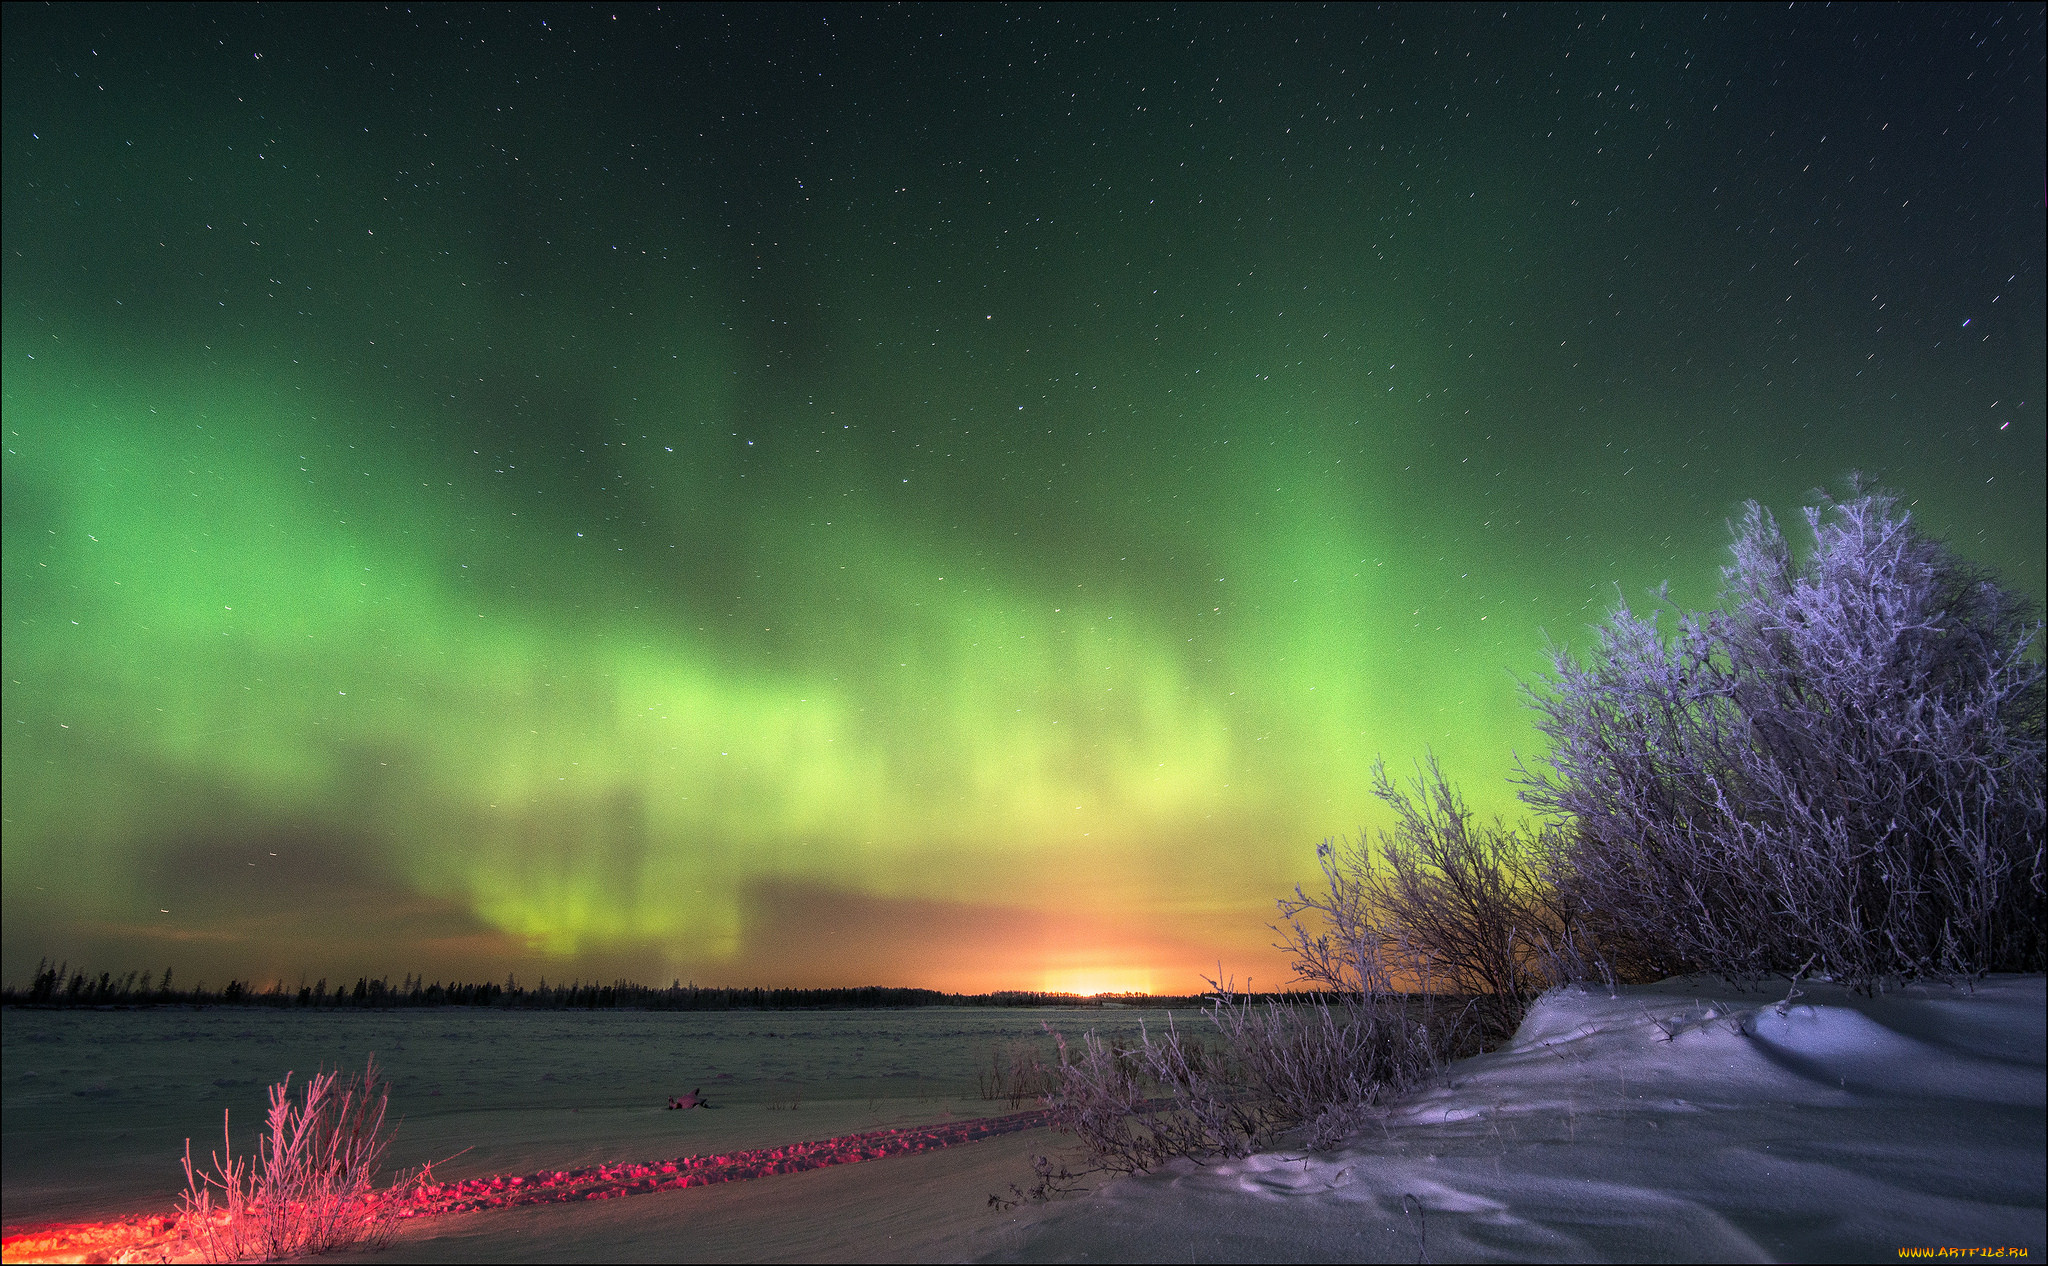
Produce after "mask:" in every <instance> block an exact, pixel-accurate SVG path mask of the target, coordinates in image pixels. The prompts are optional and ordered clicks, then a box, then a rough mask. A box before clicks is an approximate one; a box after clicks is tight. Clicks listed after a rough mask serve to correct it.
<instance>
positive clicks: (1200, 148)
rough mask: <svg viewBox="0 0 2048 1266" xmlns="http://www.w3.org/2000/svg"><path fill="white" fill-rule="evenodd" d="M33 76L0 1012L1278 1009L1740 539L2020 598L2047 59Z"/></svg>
mask: <svg viewBox="0 0 2048 1266" xmlns="http://www.w3.org/2000/svg"><path fill="white" fill-rule="evenodd" d="M4 22H5V31H4V36H5V41H4V66H5V118H4V150H0V159H4V186H5V195H4V196H5V203H4V250H5V256H4V380H0V382H4V414H5V417H4V422H5V431H6V449H5V463H4V469H5V502H4V505H5V537H4V542H5V551H4V553H5V637H4V657H5V683H4V689H5V695H4V722H5V743H4V802H5V810H4V818H5V821H4V859H5V887H4V955H5V963H4V974H5V976H6V978H7V979H8V980H10V981H16V982H20V981H23V980H25V979H26V977H27V975H28V974H29V973H30V972H31V971H33V969H34V966H35V963H36V960H37V959H38V957H40V956H41V955H45V954H47V955H50V956H51V957H53V958H57V957H66V958H69V959H70V960H71V961H72V963H73V965H74V966H75V967H90V968H92V969H94V970H100V969H107V970H116V971H119V970H125V969H131V968H132V969H143V968H147V969H151V970H157V971H160V970H161V969H162V967H163V966H164V965H165V964H167V963H168V964H171V965H173V966H175V967H176V969H177V971H178V973H179V976H180V978H181V979H182V980H183V981H184V982H185V983H187V984H190V983H194V982H196V981H197V980H199V979H208V980H212V981H214V982H216V983H218V982H219V981H220V980H222V979H223V978H224V977H225V975H226V974H228V973H233V974H236V975H241V976H250V975H253V976H256V977H257V978H259V979H260V980H268V979H270V978H273V977H281V978H283V979H285V980H286V981H287V982H288V983H293V984H296V983H297V982H298V981H299V980H300V979H301V978H305V979H308V980H310V979H313V978H317V977H323V976H324V977H330V978H346V979H348V980H350V981H352V980H353V979H354V978H355V977H356V976H357V975H359V974H364V973H367V974H370V975H373V976H374V975H382V974H385V973H389V974H390V975H391V976H392V977H393V978H394V979H396V978H397V977H398V976H399V975H400V974H401V973H405V972H413V971H417V972H422V973H425V974H426V975H428V976H429V977H430V978H431V977H437V976H461V977H464V978H472V979H473V978H486V977H487V978H493V979H498V978H502V977H503V975H504V974H505V973H506V972H507V971H514V970H516V971H517V972H519V973H520V975H521V977H522V979H524V980H527V981H528V982H531V980H532V979H533V978H535V977H537V976H540V975H546V976H548V977H550V978H573V977H578V976H580V977H582V978H584V979H591V978H602V979H605V980H609V979H610V978H611V977H613V976H614V975H626V976H631V977H634V978H636V979H640V980H644V981H650V982H654V983H658V984H666V983H668V981H669V980H670V979H671V978H681V979H683V980H685V981H689V980H692V979H694V980H696V981H697V982H698V983H700V984H714V983H730V984H762V985H841V984H865V983H884V984H905V985H925V986H931V987H937V988H947V989H962V990H980V989H993V988H1021V989H1078V990H1083V991H1094V990H1097V989H1142V990H1154V991H1159V992H1180V991H1185V990H1191V989H1195V988H1199V986H1200V980H1199V975H1198V973H1200V972H1203V971H1210V972H1213V971H1214V970H1215V969H1216V966H1217V964H1218V963H1219V962H1220V963H1221V964H1222V967H1223V969H1224V970H1225V971H1226V972H1233V973H1236V974H1237V975H1239V977H1240V978H1242V976H1243V975H1244V974H1246V973H1249V974H1251V976H1252V977H1253V979H1254V982H1255V983H1260V984H1264V985H1268V986H1278V985H1280V984H1282V983H1283V982H1284V981H1285V978H1286V976H1285V971H1284V966H1283V962H1282V960H1281V959H1280V958H1279V956H1278V955H1277V954H1276V953H1275V952H1274V951H1272V950H1271V949H1270V946H1269V943H1270V941H1271V940H1272V939H1273V936H1272V933H1271V932H1269V931H1268V930H1267V928H1266V924H1267V923H1268V922H1270V921H1271V919H1272V918H1273V901H1274V899H1275V898H1276V897H1279V896H1281V895H1283V894H1285V893H1286V892H1287V891H1288V890H1289V889H1290V888H1291V886H1292V885H1293V884H1294V883H1296V882H1301V881H1307V880H1309V879H1311V878H1312V877H1313V876H1314V873H1315V862H1314V849H1315V845H1316V844H1317V842H1318V841H1319V840H1322V839H1323V838H1325V837H1328V836H1335V835H1348V834H1353V833H1355V832H1357V831H1358V830H1359V829H1360V828H1361V827H1371V826H1376V825H1380V824H1383V823H1384V822H1385V817H1384V815H1383V814H1382V813H1381V812H1380V811H1379V810H1378V808H1377V806H1376V805H1375V804H1374V802H1373V801H1372V800H1371V797H1370V796H1369V794H1368V786H1369V767H1370V763H1371V761H1372V759H1373V757H1374V756H1375V755H1377V754H1384V755H1385V757H1386V759H1387V761H1388V763H1389V766H1390V767H1391V768H1392V769H1394V770H1395V771H1397V772H1398V771H1403V770H1407V769H1410V768H1412V766H1413V762H1414V761H1415V760H1417V759H1418V758H1420V757H1422V756H1423V755H1424V754H1425V751H1426V750H1431V749H1433V750H1434V751H1435V752H1436V753H1437V755H1438V756H1439V757H1440V758H1441V759H1442V761H1443V762H1444V765H1445V767H1446V769H1447V771H1448V772H1449V773H1450V774H1451V776H1452V777H1453V778H1454V779H1455V780H1457V781H1458V782H1459V784H1460V785H1461V786H1462V787H1463V789H1464V791H1465V793H1466V795H1467V797H1468V798H1469V799H1470V801H1471V802H1472V803H1473V804H1474V806H1475V807H1478V808H1480V809H1482V810H1483V811H1485V812H1487V813H1492V812H1501V813H1505V814H1509V815H1511V816H1515V815H1518V808H1517V802H1516V801H1515V799H1514V797H1513V789H1512V788H1511V787H1510V785H1509V784H1508V782H1507V778H1508V775H1509V774H1510V773H1511V772H1512V769H1513V766H1514V761H1515V758H1516V755H1517V754H1518V753H1519V754H1520V755H1521V756H1523V757H1524V758H1527V759H1532V760H1533V759H1536V758H1538V757H1540V754H1541V750H1542V749H1541V743H1540V736H1538V735H1537V734H1536V733H1535V730H1534V728H1533V724H1532V717H1531V713H1530V712H1529V710H1528V709H1527V708H1526V706H1525V705H1524V703H1523V701H1522V696H1521V694H1520V686H1519V685H1518V681H1526V680H1531V679H1533V678H1534V677H1535V676H1536V675H1537V674H1538V673H1540V672H1541V671H1542V669H1543V668H1544V666H1545V664H1546V658H1545V654H1546V652H1545V647H1546V645H1548V644H1549V642H1551V641H1558V642H1564V643H1568V644H1571V645H1573V646H1583V645H1584V644H1585V643H1586V642H1587V641H1588V640H1589V633H1588V629H1589V626H1590V625H1591V624H1593V623H1595V622H1597V621H1598V620H1599V619H1601V618H1602V617H1603V616H1604V615H1605V614H1606V613H1607V612H1608V611H1609V610H1611V609H1612V607H1613V605H1614V603H1615V602H1616V600H1617V597H1618V596H1620V595H1626V596H1627V597H1629V598H1630V599H1631V600H1632V601H1635V602H1637V603H1638V604H1639V605H1640V603H1641V602H1642V600H1643V599H1644V596H1645V594H1646V592H1647V591H1648V590H1649V589H1651V588H1652V587H1654V586H1656V585H1657V584H1659V583H1660V582H1663V581H1666V580H1669V581H1670V583H1671V591H1670V592H1671V598H1672V601H1673V602H1675V603H1677V604H1678V605H1680V606H1685V607H1697V606H1701V605H1705V604H1707V603H1709V602H1711V601H1713V600H1714V597H1715V594H1716V591H1717V588H1718V584H1719V572H1718V569H1719V567H1720V566H1721V564H1722V563H1723V562H1724V561H1725V559H1726V545H1727V541H1728V530H1727V520H1728V519H1729V518H1730V517H1731V516H1733V515H1734V514H1736V513H1738V512H1739V509H1740V506H1741V503H1742V502H1743V501H1744V500H1745V499H1748V498H1757V499H1760V500H1762V501H1764V502H1765V503H1766V504H1768V505H1770V506H1772V507H1774V508H1775V509H1776V510H1777V511H1778V512H1779V514H1780V516H1781V518H1783V519H1786V520H1787V521H1788V526H1792V525H1796V524H1797V523H1798V522H1799V520H1798V513H1797V508H1798V507H1799V506H1800V505H1803V504H1811V502H1812V497H1811V495H1810V494H1811V493H1812V491H1813V490H1814V489H1816V488H1828V489H1832V490H1835V491H1840V490H1841V488H1842V487H1843V481H1844V479H1845V478H1846V476H1847V475H1848V474H1849V472H1851V471H1852V470H1861V471H1863V472H1865V473H1867V474H1869V475H1871V476H1873V477H1875V478H1877V479H1878V480H1880V481H1882V482H1884V483H1885V484H1886V485H1887V486H1889V487H1891V488H1893V489H1894V490H1896V491H1897V492H1899V493H1900V494H1901V495H1902V496H1903V498H1904V499H1905V500H1906V501H1907V502H1908V503H1909V504H1910V505H1911V507H1912V509H1913V512H1914V514H1915V516H1916V518H1917V520H1918V521H1919V522H1920V523H1922V524H1924V525H1926V526H1928V527H1929V528H1931V529H1932V530H1934V531H1936V532H1938V533H1940V534H1941V535H1943V536H1944V537H1945V538H1947V539H1948V540H1950V541H1951V542H1952V543H1954V544H1955V545H1956V546H1957V547H1958V548H1959V549H1960V550H1961V551H1962V552H1963V553H1965V554H1966V555H1968V556H1970V557H1972V558H1975V559H1977V560H1980V561H1982V562H1984V563H1987V564H1989V565H1991V566H1993V567H1994V568H1996V569H1998V570H1999V571H2000V572H2001V573H2002V575H2003V576H2004V578H2005V579H2006V580H2007V582H2008V583H2010V584H2012V585H2014V586H2015V587H2017V588H2019V589H2022V590H2024V591H2025V592H2026V593H2028V594H2029V595H2031V596H2033V597H2034V598H2035V599H2036V600H2037V601H2038V600H2039V599H2040V598H2041V597H2042V595H2043V593H2044V589H2048V583H2044V562H2043V559H2044V553H2048V544H2044V526H2043V525H2044V518H2048V514H2044V507H2048V493H2044V474H2043V470H2044V428H2043V409H2042V398H2043V394H2044V390H2048V382H2044V378H2048V375H2044V353H2043V348H2044V341H2048V340H2044V330H2043V313H2044V291H2043V262H2044V261H2043V256H2044V241H2043V224H2044V218H2043V209H2042V197H2043V189H2044V184H2043V170H2044V164H2043V131H2044V125H2043V118H2044V112H2048V109H2044V95H2043V87H2044V73H2043V65H2044V62H2043V57H2044V19H2043V10H2042V8H2041V7H2040V6H2038V5H2029V6H2023V7H2018V8H2005V7H1999V8H1970V9H1948V8H1932V7H1910V8H1868V9H1855V8H1852V9H1848V10H1843V9H1840V8H1835V9H1827V10H1821V9H1807V8H1794V9H1790V10H1787V9H1785V8H1784V7H1782V6H1778V7H1765V6H1738V7H1735V8H1722V7H1712V8H1705V9H1702V8H1700V7H1697V6H1692V7H1682V8H1669V9H1647V8H1643V7H1639V6H1622V7H1618V8H1611V9H1601V8H1583V9H1572V8H1567V7H1564V6H1553V5H1542V6H1538V7H1535V8H1528V9H1518V8H1510V9H1508V10H1506V11H1505V12H1503V11H1502V10H1501V9H1500V8H1499V7H1497V6H1495V7H1488V8H1484V9H1429V8H1420V7H1411V6H1406V5H1403V6H1398V7H1395V8H1391V9H1386V10H1374V9H1369V8H1336V9H1313V8H1299V9H1296V8H1289V9H1279V10H1268V9H1264V8H1230V7H1224V6H1219V5H1200V6H1195V7H1193V8H1189V9H1183V10H1178V11H1176V10H1174V9H1171V8H1168V7H1166V6H1161V5H1146V6H1142V7H1137V8H1124V9H1117V8H1080V7H1055V8H1051V9H1038V8H1030V7H1025V8H1002V9H995V8H967V9H960V8H936V9H932V8H921V9H912V10H908V11H905V10H881V9H837V8H825V9H819V8H768V7H764V6H754V5H745V6H738V7H736V8H734V9H733V10H731V11H730V12H726V13H721V12H719V11H717V10H716V9H713V8H709V7H691V8H686V9H682V10H656V9H643V8H629V7H618V8H616V9H613V8H595V9H590V8H575V9H554V8H546V7H542V6H535V5H518V6H514V7H512V8H509V9H494V10H482V9H469V8H456V9H447V8H435V7H420V8H411V9H408V8H404V7H382V8H379V7H371V6H361V7H353V6H352V7H345V8H319V7H314V6H308V5H284V6H277V7H274V8H266V9H256V8H243V7H236V8H209V9H187V8H176V7H174V8H116V7H111V6H106V5H89V6H79V7H71V8H56V9H50V8H40V7H30V6H27V5H8V6H7V7H6V8H5V11H4ZM1794 536H1795V539H1798V532H1796V531H1795V532H1794Z"/></svg>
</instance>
